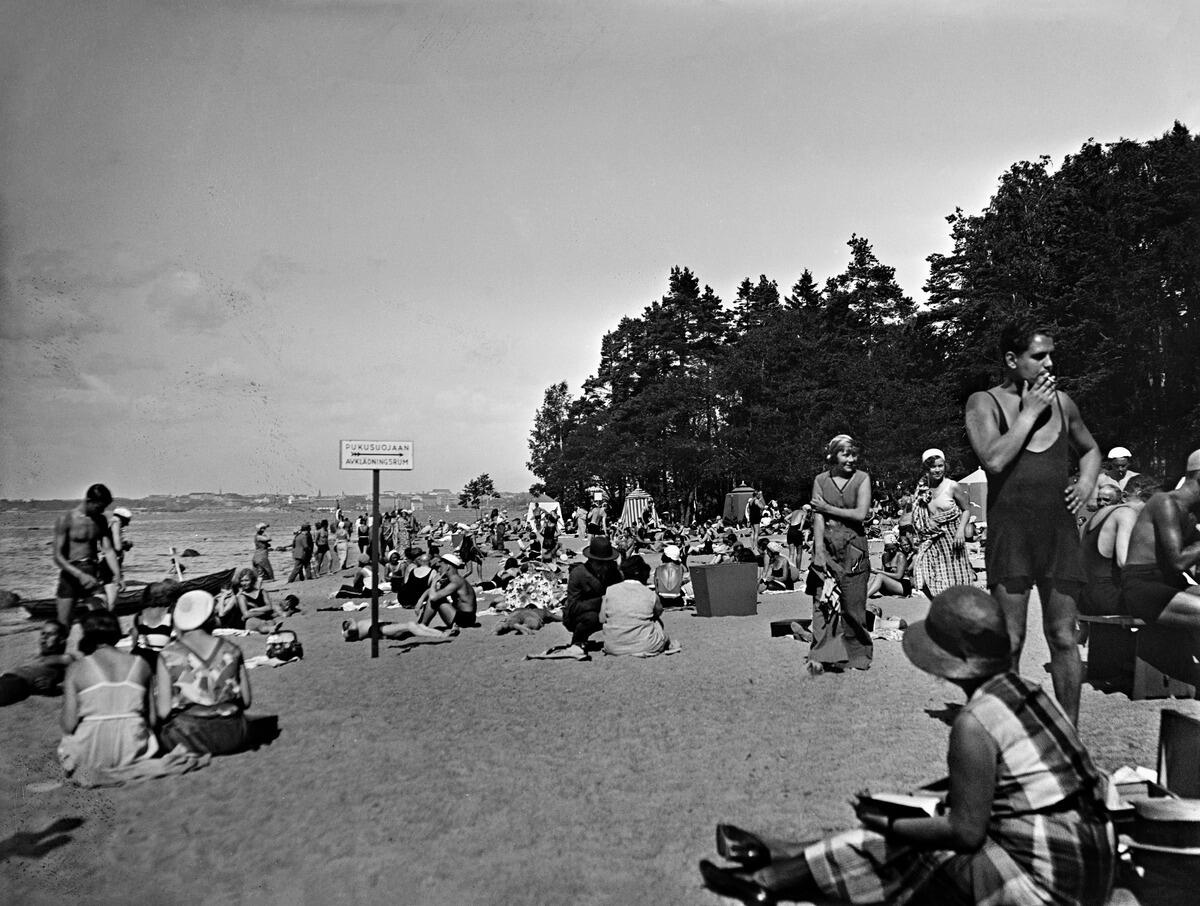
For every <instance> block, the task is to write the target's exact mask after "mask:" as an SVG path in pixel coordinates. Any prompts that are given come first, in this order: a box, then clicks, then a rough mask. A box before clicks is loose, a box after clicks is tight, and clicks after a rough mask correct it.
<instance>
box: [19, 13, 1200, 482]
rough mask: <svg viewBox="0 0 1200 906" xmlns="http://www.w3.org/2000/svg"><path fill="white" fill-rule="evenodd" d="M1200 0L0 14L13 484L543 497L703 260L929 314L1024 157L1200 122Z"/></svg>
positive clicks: (713, 278)
mask: <svg viewBox="0 0 1200 906" xmlns="http://www.w3.org/2000/svg"><path fill="white" fill-rule="evenodd" d="M1198 44H1200V4H1198V3H1194V2H1191V0H1176V2H1164V0H1158V2H1155V0H1129V2H1116V0H1080V2H1073V0H1065V2H1054V3H1052V2H1039V0H1027V2H1022V3H1011V2H991V0H979V2H966V0H891V2H884V0H879V2H865V0H793V2H770V3H767V2H754V0H737V2H712V0H710V2H649V0H647V2H619V0H618V2H611V3H609V2H606V3H568V2H553V3H552V2H520V3H518V2H504V0H496V2H483V0H481V2H477V3H465V2H460V3H454V2H419V0H414V2H383V0H379V2H351V0H346V2H301V0H294V2H289V0H239V2H219V0H213V2H204V3H200V2H186V0H160V2H151V0H89V2H87V3H79V2H65V0H0V497H3V498H29V497H33V498H46V497H74V496H78V495H81V494H82V492H83V491H84V489H85V488H86V487H87V485H89V484H91V483H92V482H94V481H103V482H105V483H107V484H108V485H109V486H110V487H111V488H112V490H113V491H114V493H116V494H117V495H118V496H121V497H140V496H145V495H149V494H156V493H159V494H172V493H187V492H190V491H205V490H224V491H227V492H228V491H235V492H240V493H247V494H255V493H260V492H262V493H265V492H285V493H287V492H290V493H317V492H321V493H324V494H333V493H339V492H345V493H351V494H353V493H369V491H370V487H371V479H370V473H369V472H355V471H341V470H339V468H338V462H339V460H338V452H339V442H340V441H341V440H343V439H369V440H405V441H411V442H412V444H413V469H412V471H409V472H385V473H384V474H383V475H382V477H381V484H382V486H383V488H384V490H399V491H408V490H422V489H430V488H435V487H443V488H450V489H453V490H457V489H460V488H462V487H463V485H464V484H466V482H467V481H469V480H470V479H472V478H474V477H475V476H477V475H479V474H481V473H485V472H486V473H487V474H489V475H490V476H491V478H492V479H493V481H494V482H495V485H496V487H497V488H498V489H499V490H502V491H503V490H509V491H520V490H525V489H526V488H527V487H528V486H529V484H530V483H532V482H533V481H534V480H535V479H534V476H532V475H530V474H529V472H528V471H527V470H526V469H525V462H526V460H527V459H528V446H527V443H528V437H529V431H530V428H531V426H532V422H533V417H534V415H535V413H536V411H537V409H538V408H539V406H540V405H541V402H542V396H543V393H544V391H545V389H546V388H547V387H549V386H550V385H552V384H554V383H556V382H558V381H563V380H565V381H567V382H568V384H569V386H570V388H571V390H572V392H574V393H578V391H579V388H580V385H581V383H582V382H583V380H584V379H585V378H587V377H588V376H589V375H590V374H592V373H593V372H594V371H595V369H596V366H597V364H598V361H599V350H600V342H601V339H602V337H603V335H604V333H605V332H606V331H609V330H612V329H614V328H615V327H616V326H617V324H618V322H619V321H620V319H621V318H622V317H625V316H636V315H638V314H639V313H640V312H641V311H642V310H643V309H644V308H645V306H646V305H648V304H649V303H651V302H652V301H654V300H655V299H658V298H660V297H661V296H662V295H663V294H664V293H665V292H666V290H667V279H668V275H669V273H670V269H671V268H672V267H673V266H676V265H678V266H682V267H688V268H690V269H691V270H692V271H693V272H694V273H695V274H696V275H697V276H698V277H699V279H700V280H701V282H702V283H704V284H708V285H710V286H712V287H713V289H714V290H715V291H716V293H717V294H718V295H719V296H721V298H723V299H725V300H726V301H727V302H728V301H731V300H732V299H733V298H734V297H735V296H736V292H737V286H738V284H739V283H740V282H741V281H742V280H743V279H744V278H746V277H749V278H751V279H752V280H754V281H757V279H758V276H759V275H760V274H765V275H766V276H767V277H768V278H769V279H772V280H775V281H777V282H778V284H779V287H780V290H781V292H783V293H786V292H787V291H788V290H789V289H790V287H791V286H792V284H793V283H794V282H795V281H796V279H797V278H798V277H799V276H800V274H801V272H802V271H803V270H805V269H808V270H810V271H812V273H813V274H814V276H815V277H816V278H817V280H818V281H821V282H823V281H824V280H825V278H827V277H830V276H833V275H836V274H838V273H840V272H841V271H842V270H843V269H844V268H845V265H846V263H847V261H848V255H849V250H848V249H847V247H846V242H847V240H848V239H849V238H850V236H851V235H852V234H858V235H861V236H865V237H867V239H868V240H870V242H871V243H872V244H873V247H874V250H875V253H876V255H877V257H878V258H879V259H880V260H881V261H882V262H883V263H884V264H887V265H890V266H892V267H894V268H895V269H896V276H897V280H898V281H899V283H900V285H901V287H902V288H903V289H904V290H905V292H906V293H908V294H909V295H910V296H912V297H913V298H914V299H918V300H920V299H922V298H923V292H922V286H923V284H924V282H925V280H926V279H927V277H928V265H927V263H926V261H925V258H926V256H928V255H929V254H931V253H935V252H946V251H948V250H949V235H948V225H947V223H946V220H945V218H946V216H947V215H949V214H952V213H953V212H954V210H955V208H958V207H961V208H962V209H964V210H965V211H967V212H969V213H974V212H978V211H979V210H981V209H982V208H984V207H985V206H986V205H987V203H988V200H989V198H990V197H991V195H992V194H993V192H994V190H995V188H996V185H997V182H998V179H999V177H1000V175H1001V174H1002V173H1003V172H1004V171H1005V170H1006V169H1007V168H1008V167H1010V166H1011V165H1012V164H1013V163H1015V162H1017V161H1021V160H1032V159H1036V158H1037V157H1038V156H1039V155H1043V154H1046V155H1050V156H1051V157H1052V159H1053V160H1054V161H1055V162H1060V161H1061V160H1062V158H1063V157H1064V156H1065V155H1067V154H1070V153H1073V152H1075V151H1077V150H1078V149H1079V147H1080V146H1081V145H1082V144H1083V143H1084V142H1085V141H1087V140H1088V139H1095V140H1097V141H1101V142H1110V141H1115V140H1117V139H1119V138H1132V139H1138V140H1148V139H1151V138H1155V137H1157V136H1159V135H1161V134H1162V133H1164V132H1166V131H1167V130H1169V129H1170V128H1171V126H1172V124H1173V122H1174V121H1175V120H1180V121H1182V122H1183V123H1184V124H1185V125H1187V126H1188V127H1189V128H1191V129H1192V130H1193V131H1196V130H1197V129H1200V54H1197V53H1196V52H1195V48H1196V47H1197V46H1198Z"/></svg>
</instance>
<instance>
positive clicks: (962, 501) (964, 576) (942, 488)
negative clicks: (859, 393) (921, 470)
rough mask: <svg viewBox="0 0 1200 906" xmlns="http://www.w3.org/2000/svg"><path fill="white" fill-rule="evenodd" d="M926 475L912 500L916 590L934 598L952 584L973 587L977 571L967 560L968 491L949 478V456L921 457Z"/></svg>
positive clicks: (929, 453)
mask: <svg viewBox="0 0 1200 906" xmlns="http://www.w3.org/2000/svg"><path fill="white" fill-rule="evenodd" d="M921 464H922V465H923V466H924V467H925V474H924V475H922V476H921V480H920V482H918V483H917V490H916V493H915V495H914V498H915V499H914V501H913V528H914V529H916V532H917V543H918V547H917V554H916V557H915V558H914V559H913V587H914V588H916V589H917V590H918V591H923V592H924V593H925V595H926V596H927V597H929V598H934V597H936V596H937V595H939V594H941V593H942V592H943V591H945V590H946V589H947V588H949V587H950V586H952V585H972V584H974V582H975V570H974V569H973V568H972V567H971V561H970V560H969V559H968V558H967V524H968V523H969V522H970V519H971V516H970V512H969V511H968V509H967V507H968V505H969V504H968V501H967V492H966V491H965V490H964V489H963V487H962V485H960V484H959V483H958V482H957V481H953V480H952V479H950V478H947V477H946V455H945V454H944V453H943V452H942V451H941V450H939V449H938V448H937V447H931V448H930V449H928V450H926V451H925V452H924V453H922V454H921Z"/></svg>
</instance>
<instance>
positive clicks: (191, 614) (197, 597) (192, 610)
mask: <svg viewBox="0 0 1200 906" xmlns="http://www.w3.org/2000/svg"><path fill="white" fill-rule="evenodd" d="M213 606H214V601H213V596H212V595H210V594H209V593H208V592H206V591H202V590H201V589H196V590H194V591H189V592H185V593H184V594H182V595H180V596H179V600H178V601H176V602H175V612H174V614H172V617H171V619H172V621H173V622H174V623H175V628H176V629H178V630H179V631H180V632H187V631H188V630H189V629H199V628H200V627H201V626H203V625H204V624H205V623H206V622H207V621H208V618H209V617H211V616H212V612H213Z"/></svg>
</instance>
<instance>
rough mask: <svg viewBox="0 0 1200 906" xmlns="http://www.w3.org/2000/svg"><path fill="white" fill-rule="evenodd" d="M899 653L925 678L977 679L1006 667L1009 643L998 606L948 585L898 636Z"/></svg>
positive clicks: (977, 591)
mask: <svg viewBox="0 0 1200 906" xmlns="http://www.w3.org/2000/svg"><path fill="white" fill-rule="evenodd" d="M904 653H905V654H906V655H908V659H909V660H910V661H912V662H913V663H914V664H915V665H916V666H918V667H920V668H921V669H922V670H924V671H925V672H926V673H932V674H933V675H934V676H941V677H945V678H946V679H983V678H985V677H989V676H995V675H996V674H998V673H1004V672H1005V671H1007V670H1008V669H1009V667H1011V665H1012V641H1011V639H1010V638H1009V634H1008V624H1007V623H1006V622H1005V619H1004V612H1003V611H1002V610H1001V609H1000V604H999V602H997V601H996V599H995V598H993V597H992V596H991V595H989V594H988V593H987V592H985V591H984V590H983V589H981V588H975V587H974V586H971V585H954V586H952V587H950V588H947V589H946V590H945V591H944V592H942V593H941V594H939V595H937V596H936V597H935V598H934V599H933V601H931V602H930V604H929V613H928V614H927V615H926V617H925V619H924V620H920V621H918V622H916V623H913V624H912V625H910V626H909V627H908V630H907V631H906V632H905V633H904Z"/></svg>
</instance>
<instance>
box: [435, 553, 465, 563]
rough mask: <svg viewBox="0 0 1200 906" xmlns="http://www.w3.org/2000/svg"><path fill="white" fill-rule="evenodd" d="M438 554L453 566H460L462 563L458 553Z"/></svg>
mask: <svg viewBox="0 0 1200 906" xmlns="http://www.w3.org/2000/svg"><path fill="white" fill-rule="evenodd" d="M438 556H439V557H441V558H442V559H443V560H445V561H446V562H447V563H451V564H453V565H454V566H462V565H463V562H462V560H461V559H460V558H459V556H458V554H438Z"/></svg>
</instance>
